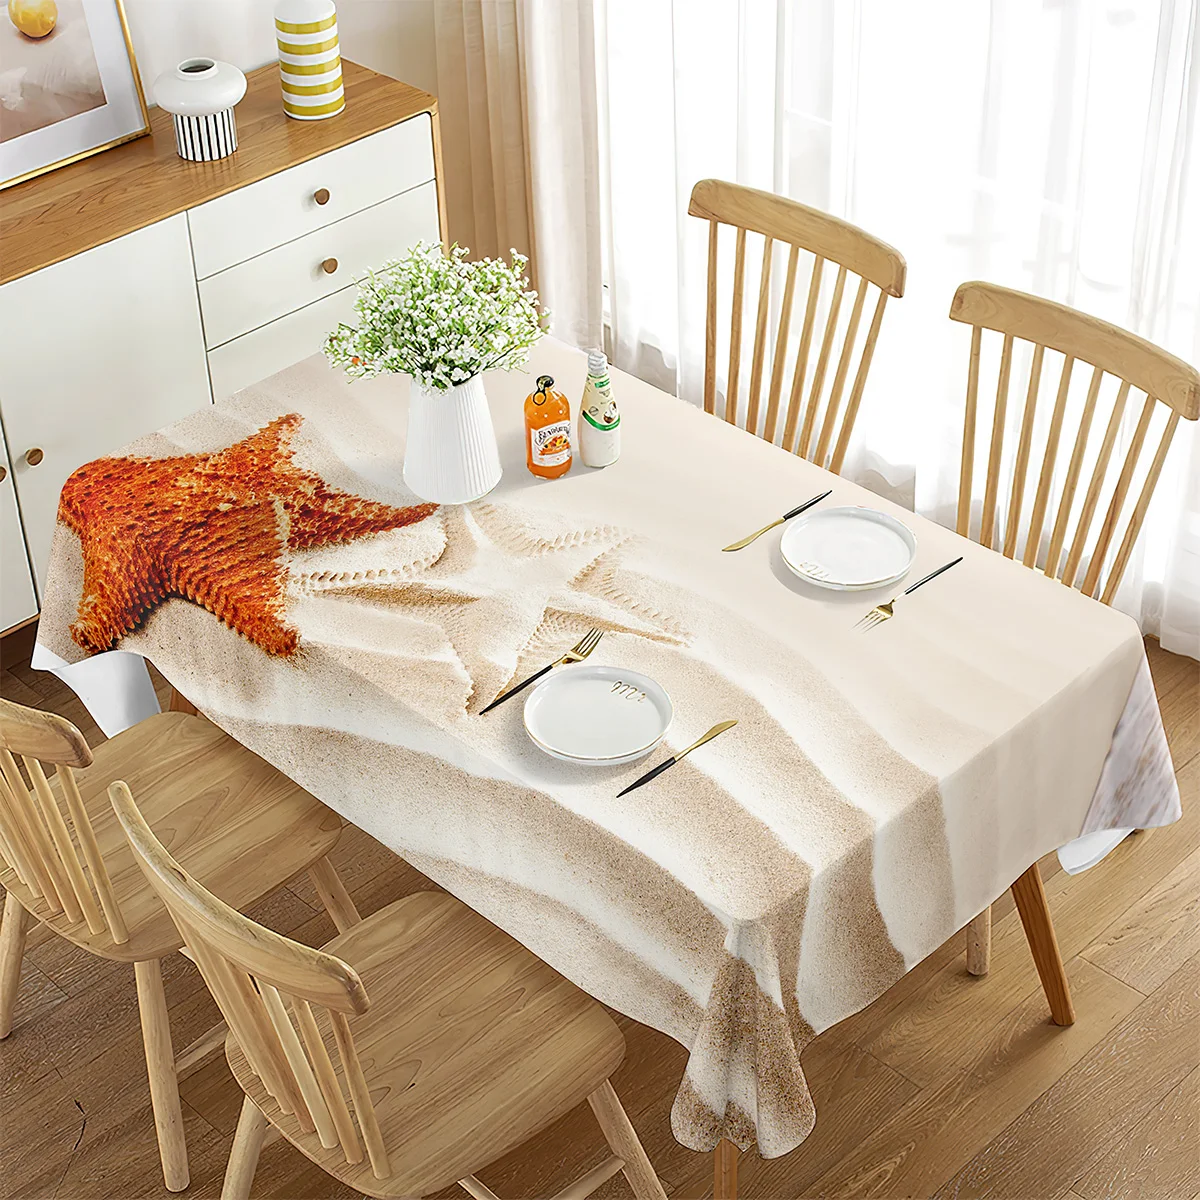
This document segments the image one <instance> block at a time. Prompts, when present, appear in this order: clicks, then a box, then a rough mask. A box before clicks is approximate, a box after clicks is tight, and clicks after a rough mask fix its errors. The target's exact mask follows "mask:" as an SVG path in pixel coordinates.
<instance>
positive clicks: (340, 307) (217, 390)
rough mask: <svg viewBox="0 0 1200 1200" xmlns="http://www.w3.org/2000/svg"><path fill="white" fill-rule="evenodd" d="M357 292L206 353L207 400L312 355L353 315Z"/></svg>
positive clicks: (321, 303) (337, 294)
mask: <svg viewBox="0 0 1200 1200" xmlns="http://www.w3.org/2000/svg"><path fill="white" fill-rule="evenodd" d="M356 294H357V288H355V287H353V286H351V287H345V288H342V290H341V291H340V292H334V294H333V295H332V296H326V297H325V298H324V299H323V300H318V301H317V302H316V303H315V304H310V305H308V306H307V307H305V308H302V309H300V310H299V311H298V312H294V313H288V315H287V316H286V317H280V318H279V320H278V321H272V322H271V323H270V324H269V325H264V326H262V328H261V329H255V330H254V331H253V332H252V333H246V334H243V335H242V336H241V337H239V338H234V339H233V341H231V342H226V343H225V345H223V346H218V347H217V348H216V349H215V350H210V351H209V355H208V373H209V375H210V376H211V378H212V389H213V396H214V397H215V398H216V399H218V400H219V399H221V398H222V397H224V396H230V395H232V394H233V393H234V392H237V391H241V389H242V388H244V387H249V386H250V385H251V384H252V383H257V382H258V381H259V380H260V379H266V378H267V376H268V375H274V374H275V372H276V371H282V370H283V369H284V367H290V366H291V365H292V363H296V362H299V361H300V360H301V359H302V358H308V356H309V355H310V354H316V353H317V352H318V351H319V350H320V349H321V347H322V345H324V342H325V338H326V336H327V335H328V334H329V333H331V332H332V331H333V330H334V329H335V328H336V327H337V324H338V322H339V321H346V322H349V321H351V319H352V318H353V316H354V297H355V295H356Z"/></svg>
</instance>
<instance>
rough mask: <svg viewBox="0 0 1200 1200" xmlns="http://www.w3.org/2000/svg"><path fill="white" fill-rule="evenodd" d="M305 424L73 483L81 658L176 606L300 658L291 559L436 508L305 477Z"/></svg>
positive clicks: (277, 424) (99, 470) (114, 467)
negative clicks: (297, 455) (301, 449)
mask: <svg viewBox="0 0 1200 1200" xmlns="http://www.w3.org/2000/svg"><path fill="white" fill-rule="evenodd" d="M301 422H302V418H301V417H300V416H299V415H298V414H296V413H290V414H288V415H286V416H281V417H277V418H276V419H275V420H273V421H272V422H271V423H270V424H269V425H266V426H265V427H264V428H262V429H260V430H258V432H256V433H253V434H251V435H250V436H249V437H247V438H244V439H243V440H242V441H240V442H237V443H236V444H234V445H232V446H229V447H227V448H226V449H224V450H218V451H215V452H212V453H205V454H182V455H175V456H172V457H170V458H142V457H129V458H100V459H97V460H96V461H95V462H92V463H88V464H87V465H86V466H83V467H80V468H79V470H77V471H76V472H75V473H74V474H73V475H72V476H71V477H70V478H69V479H68V480H67V482H66V483H65V484H64V486H63V490H62V496H61V498H60V500H59V508H58V519H59V521H61V522H62V524H64V525H65V526H66V527H67V528H68V529H71V530H73V531H74V532H75V533H76V534H77V535H78V536H79V539H80V541H81V543H82V550H83V593H82V596H81V598H80V601H79V615H78V620H77V621H76V622H75V624H73V625H72V626H71V635H72V637H74V639H75V641H76V642H77V643H78V644H79V645H80V646H82V647H83V649H85V650H87V651H89V652H90V653H99V652H101V651H104V650H110V649H111V648H112V647H113V646H114V645H115V644H116V643H117V642H118V641H120V639H121V638H122V637H124V636H125V635H126V634H128V633H130V632H132V631H133V630H134V629H136V628H137V627H138V626H139V625H140V624H141V623H142V622H143V621H144V620H145V619H146V617H147V616H148V615H149V613H150V612H151V611H152V610H153V609H155V608H156V607H157V606H158V605H159V604H161V603H162V602H163V601H164V600H166V599H168V598H169V597H173V596H177V597H180V598H182V599H184V600H189V601H191V602H192V603H193V604H198V605H200V606H201V607H202V608H205V609H207V610H208V611H209V612H210V613H212V614H213V615H214V616H216V617H218V618H220V620H222V621H223V622H224V623H225V624H226V625H228V626H229V627H230V628H231V629H233V630H236V631H237V632H238V633H240V634H242V635H243V636H244V637H245V638H247V639H248V640H249V641H251V642H253V643H254V644H255V645H256V646H258V647H259V648H260V649H262V650H265V651H266V652H267V653H268V654H276V655H281V656H284V657H287V656H290V655H292V654H294V653H295V651H296V646H297V641H298V635H297V631H296V630H295V628H294V627H292V626H291V625H289V624H288V622H287V620H286V618H285V609H286V589H287V583H288V567H287V556H288V552H289V551H291V550H305V549H312V548H314V547H318V546H324V545H330V544H334V543H339V542H347V541H350V540H351V539H354V538H359V537H362V536H364V535H366V534H371V533H378V532H381V531H383V530H386V529H397V528H399V527H401V526H404V525H410V524H413V523H414V522H417V521H422V520H424V519H425V518H426V517H428V516H429V515H430V514H431V513H432V512H434V510H435V509H436V508H437V505H436V504H417V505H413V506H411V507H408V508H393V507H392V506H390V505H387V504H379V503H376V502H375V501H373V500H365V499H363V498H362V497H360V496H354V495H351V494H350V493H349V492H343V491H340V490H338V489H337V488H333V487H330V486H329V485H328V484H326V483H325V482H324V480H322V479H321V477H320V476H319V475H315V474H314V473H313V472H312V471H306V470H304V469H303V468H301V467H298V466H297V465H296V464H295V463H294V462H293V461H292V448H291V440H292V437H293V435H294V434H295V433H296V431H297V429H299V427H300V425H301Z"/></svg>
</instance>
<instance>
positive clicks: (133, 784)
mask: <svg viewBox="0 0 1200 1200" xmlns="http://www.w3.org/2000/svg"><path fill="white" fill-rule="evenodd" d="M75 778H76V780H77V781H78V784H79V791H80V794H81V796H82V797H83V802H84V805H85V807H86V809H87V812H88V815H89V816H90V818H91V821H92V825H93V827H94V829H95V832H96V840H97V841H98V843H99V845H100V851H101V854H102V855H103V858H104V862H105V865H106V867H107V868H108V872H109V877H110V878H111V880H112V884H113V890H114V892H115V893H116V896H117V903H118V905H119V907H120V910H121V915H122V916H123V917H124V920H125V924H126V926H127V928H128V932H129V940H128V941H127V942H124V943H117V942H114V941H113V939H112V935H111V933H110V932H109V931H108V930H107V929H105V930H103V931H102V932H101V933H92V932H91V931H90V930H89V929H88V927H87V925H86V924H85V923H84V922H73V921H70V920H68V919H67V917H66V914H65V913H61V912H60V913H57V914H55V913H51V912H50V909H49V907H48V906H47V904H46V902H45V901H44V900H37V899H35V898H34V896H33V893H32V892H31V891H30V890H29V888H27V887H26V886H25V885H24V884H22V883H21V882H20V881H19V880H18V879H17V876H16V873H15V872H14V871H12V870H11V869H10V868H8V867H0V883H2V884H3V885H4V887H5V888H6V889H7V890H8V891H10V892H12V893H14V895H16V897H17V899H18V900H20V902H21V904H22V905H24V907H25V908H26V909H28V910H29V912H31V913H32V914H33V915H34V916H35V917H37V919H38V920H39V921H41V922H43V923H44V924H45V925H47V926H49V927H50V928H51V929H53V930H54V931H55V932H56V933H59V934H61V935H62V936H63V937H65V938H67V939H68V940H69V941H72V942H74V943H75V944H76V945H78V946H82V947H83V948H84V949H86V950H90V951H91V952H92V953H93V954H98V955H101V956H102V957H104V958H112V959H119V960H122V961H125V962H137V961H140V960H147V959H153V958H162V957H163V956H164V955H166V954H170V953H172V952H174V951H176V950H178V949H179V948H180V946H181V945H182V944H183V942H182V939H181V938H180V937H179V933H178V931H177V930H176V928H175V925H174V924H173V922H172V921H171V918H170V916H169V914H168V913H167V910H166V909H165V908H164V907H163V905H162V903H161V901H160V900H159V899H158V897H157V896H156V895H155V894H154V892H153V891H151V889H150V885H149V884H148V883H147V882H146V879H145V876H143V874H142V872H141V870H140V869H139V868H138V866H137V864H136V863H135V862H134V860H133V855H132V852H131V851H130V849H129V844H128V842H126V840H125V836H124V834H123V833H122V832H121V827H120V825H119V824H118V823H117V819H116V815H115V814H114V813H113V810H112V805H111V804H110V803H109V799H108V785H109V784H110V783H112V782H113V781H114V780H117V779H123V780H125V782H126V783H128V784H129V786H130V788H131V789H132V790H133V793H134V795H136V796H137V798H138V804H139V806H140V807H141V810H142V812H143V814H144V815H145V817H146V820H147V821H148V822H149V823H150V826H151V828H152V829H153V830H154V832H155V833H156V834H157V835H158V837H159V838H160V839H161V841H162V842H163V844H164V845H165V846H166V847H167V849H168V850H169V851H170V852H171V854H173V855H174V856H175V858H176V859H177V860H178V861H179V863H180V864H181V865H182V866H183V867H184V868H185V869H186V870H187V871H188V872H190V873H191V874H192V875H193V876H194V877H195V878H197V879H199V880H202V881H203V883H204V885H205V887H207V888H208V889H209V890H210V891H212V892H213V893H215V894H216V895H217V896H219V897H220V898H221V899H222V900H224V901H225V902H226V903H227V904H229V905H232V907H234V908H236V909H237V910H238V911H239V912H240V911H242V910H243V909H244V908H245V907H246V906H247V905H250V904H253V903H254V902H255V900H257V899H258V898H259V897H260V896H264V895H266V894H267V893H268V892H270V891H272V890H273V889H274V888H276V887H277V886H278V885H279V884H281V883H284V882H286V881H287V880H288V879H290V878H291V877H292V876H293V875H295V874H297V872H299V871H302V870H303V869H304V868H305V867H307V866H308V865H309V864H310V863H312V862H314V861H315V860H316V859H318V858H320V857H321V856H322V855H323V854H326V853H328V851H329V850H331V849H332V848H333V846H334V844H335V843H336V842H337V839H338V835H339V834H340V833H341V829H342V821H341V818H340V817H338V816H337V814H336V813H334V812H333V811H332V810H331V809H328V808H326V807H325V805H323V804H321V803H320V801H318V800H316V799H314V798H313V797H312V796H310V795H309V794H308V792H306V791H305V790H304V789H303V788H301V787H298V786H297V785H296V784H294V783H293V782H292V781H291V780H290V779H288V778H287V776H286V775H283V774H281V773H280V772H279V771H277V770H275V768H274V767H272V766H270V765H269V764H268V763H265V762H264V761H263V760H262V759H261V758H259V757H258V755H256V754H252V753H251V752H250V751H249V750H247V749H246V748H245V747H244V746H241V745H239V744H238V743H237V742H235V741H234V740H233V738H231V737H229V736H228V735H227V734H225V733H222V732H221V730H220V729H218V728H217V727H216V726H215V725H213V724H212V723H211V722H209V721H206V720H204V719H203V718H201V717H194V716H189V715H187V714H185V713H176V712H171V713H159V714H158V715H157V716H154V717H150V718H149V719H147V720H145V721H141V722H139V723H138V724H137V725H135V726H133V727H132V728H130V729H127V730H125V731H124V732H123V733H119V734H117V735H116V737H114V738H110V739H109V740H108V741H107V742H104V743H103V744H102V745H100V746H99V747H97V748H96V750H95V761H94V762H93V763H92V765H91V766H90V767H86V768H84V769H82V770H77V771H76V772H75ZM50 782H51V787H52V788H53V789H54V792H55V794H56V796H58V798H59V805H60V808H61V809H62V811H63V812H64V813H65V812H66V811H67V809H66V804H65V801H64V800H63V797H62V795H61V792H60V787H59V781H58V779H57V777H56V776H51V781H50Z"/></svg>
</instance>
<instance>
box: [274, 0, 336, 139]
mask: <svg viewBox="0 0 1200 1200" xmlns="http://www.w3.org/2000/svg"><path fill="white" fill-rule="evenodd" d="M275 37H276V40H277V41H278V42H279V78H280V81H281V82H282V84H283V111H284V112H285V113H287V115H288V116H289V117H295V118H296V120H297V121H323V120H324V119H325V118H326V117H336V116H337V114H338V113H340V112H341V111H342V109H343V108H345V107H346V93H345V91H344V90H343V88H342V59H341V56H340V54H339V53H338V31H337V9H336V8H334V5H333V0H279V3H278V4H276V6H275Z"/></svg>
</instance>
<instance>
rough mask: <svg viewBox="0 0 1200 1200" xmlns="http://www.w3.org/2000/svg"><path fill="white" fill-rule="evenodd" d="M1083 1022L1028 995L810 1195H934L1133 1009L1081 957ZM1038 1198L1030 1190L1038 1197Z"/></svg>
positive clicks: (1071, 970)
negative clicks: (1064, 1020)
mask: <svg viewBox="0 0 1200 1200" xmlns="http://www.w3.org/2000/svg"><path fill="white" fill-rule="evenodd" d="M1067 973H1068V977H1069V979H1070V981H1071V989H1072V991H1073V993H1074V995H1075V1001H1076V1004H1077V1006H1078V1011H1079V1014H1080V1015H1079V1019H1078V1020H1077V1021H1076V1023H1075V1024H1074V1025H1072V1026H1070V1027H1069V1028H1066V1029H1063V1028H1060V1027H1059V1026H1057V1025H1053V1024H1051V1022H1050V1019H1049V1014H1048V1012H1047V1010H1046V1000H1045V997H1044V996H1043V994H1042V992H1041V989H1040V988H1039V989H1037V990H1036V991H1034V992H1031V993H1030V994H1029V995H1028V996H1026V997H1025V999H1024V1001H1023V1002H1022V1003H1021V1004H1020V1005H1019V1006H1018V1007H1017V1008H1015V1009H1014V1010H1013V1011H1012V1012H1010V1013H1009V1014H1008V1015H1007V1017H1006V1018H1004V1020H1003V1021H1002V1022H1001V1023H1000V1024H999V1025H998V1026H997V1027H996V1028H994V1029H992V1030H990V1031H989V1032H988V1033H987V1034H985V1035H983V1036H981V1037H980V1038H979V1039H978V1040H977V1041H976V1042H975V1044H974V1045H973V1047H972V1048H971V1052H970V1053H969V1055H968V1056H967V1059H966V1061H965V1062H964V1065H963V1066H962V1068H961V1069H959V1070H957V1071H954V1072H951V1073H948V1074H946V1075H944V1076H942V1077H940V1078H939V1079H938V1080H937V1082H935V1083H934V1084H932V1085H931V1086H929V1087H925V1088H922V1089H921V1090H920V1091H919V1092H918V1093H917V1094H916V1095H915V1096H914V1097H913V1098H912V1099H911V1100H909V1101H908V1103H907V1104H905V1105H904V1107H903V1108H901V1109H900V1110H899V1111H898V1112H896V1113H894V1114H893V1115H892V1116H891V1117H890V1118H889V1119H888V1120H887V1121H885V1122H884V1123H883V1124H882V1125H880V1126H878V1127H876V1128H875V1129H874V1130H872V1131H871V1132H869V1133H868V1134H867V1136H866V1137H865V1138H864V1139H863V1140H862V1141H861V1142H860V1143H859V1144H858V1145H857V1146H856V1147H854V1148H853V1149H851V1150H850V1152H849V1153H848V1154H847V1155H846V1156H845V1157H844V1158H843V1159H842V1160H841V1161H839V1162H838V1163H837V1164H835V1165H834V1166H833V1167H832V1168H831V1169H830V1170H829V1171H827V1172H826V1173H825V1174H824V1175H823V1176H822V1177H821V1178H819V1179H817V1180H816V1181H815V1182H814V1183H813V1185H812V1188H811V1191H812V1194H813V1195H817V1196H825V1197H829V1198H830V1200H833V1198H835V1197H836V1198H849V1197H875V1196H888V1197H909V1196H929V1195H931V1194H932V1193H933V1192H935V1191H936V1190H937V1188H938V1187H939V1185H940V1184H942V1183H943V1182H944V1181H945V1180H946V1179H947V1178H948V1177H949V1176H950V1175H951V1174H953V1172H954V1171H955V1170H956V1169H957V1168H958V1167H959V1166H960V1165H961V1164H963V1163H965V1162H967V1161H968V1160H970V1158H971V1157H972V1156H973V1155H974V1154H976V1153H977V1152H978V1151H979V1150H981V1149H982V1148H983V1147H984V1146H986V1145H987V1144H988V1142H989V1141H990V1140H991V1139H992V1138H993V1137H995V1136H996V1135H997V1134H999V1133H1000V1132H1001V1131H1002V1130H1003V1129H1004V1128H1005V1127H1006V1126H1008V1125H1009V1124H1010V1123H1011V1122H1012V1121H1013V1120H1015V1119H1016V1118H1018V1117H1019V1116H1020V1115H1021V1113H1022V1112H1023V1111H1024V1110H1025V1109H1026V1108H1027V1107H1028V1106H1029V1105H1030V1104H1032V1103H1034V1102H1035V1101H1036V1100H1037V1098H1038V1096H1040V1095H1041V1093H1042V1092H1043V1091H1044V1090H1045V1086H1046V1079H1047V1078H1056V1077H1058V1076H1059V1075H1061V1074H1062V1073H1063V1072H1064V1071H1065V1070H1067V1069H1069V1068H1070V1067H1071V1066H1072V1064H1074V1063H1076V1062H1078V1061H1079V1060H1080V1059H1082V1058H1083V1057H1084V1056H1085V1055H1086V1054H1087V1053H1088V1052H1089V1051H1090V1050H1092V1049H1093V1047H1095V1046H1096V1045H1097V1044H1098V1043H1102V1042H1103V1041H1104V1040H1105V1038H1106V1035H1107V1034H1108V1033H1109V1031H1110V1030H1112V1029H1113V1028H1114V1027H1116V1026H1117V1025H1118V1024H1120V1022H1121V1021H1122V1020H1123V1019H1124V1018H1125V1017H1126V1015H1127V1014H1128V1013H1130V1012H1131V1011H1133V1010H1134V1009H1135V1008H1136V1007H1137V1005H1138V1003H1139V1002H1141V1001H1142V999H1143V997H1142V995H1141V993H1140V992H1136V991H1134V989H1133V988H1131V987H1128V986H1127V985H1125V984H1123V983H1121V982H1120V981H1119V980H1116V979H1113V977H1112V976H1111V975H1106V974H1105V973H1104V972H1103V971H1101V970H1099V969H1098V968H1096V967H1093V966H1092V965H1091V963H1088V962H1085V961H1084V960H1083V959H1078V958H1077V959H1074V960H1073V961H1072V962H1071V963H1070V964H1068V968H1067ZM1033 1194H1034V1193H1030V1195H1033Z"/></svg>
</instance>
